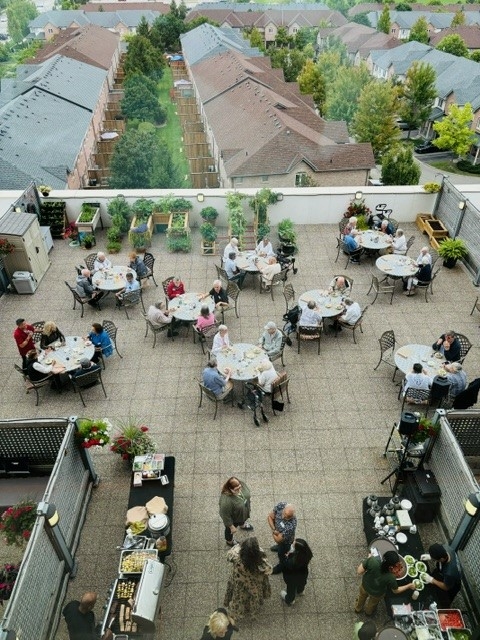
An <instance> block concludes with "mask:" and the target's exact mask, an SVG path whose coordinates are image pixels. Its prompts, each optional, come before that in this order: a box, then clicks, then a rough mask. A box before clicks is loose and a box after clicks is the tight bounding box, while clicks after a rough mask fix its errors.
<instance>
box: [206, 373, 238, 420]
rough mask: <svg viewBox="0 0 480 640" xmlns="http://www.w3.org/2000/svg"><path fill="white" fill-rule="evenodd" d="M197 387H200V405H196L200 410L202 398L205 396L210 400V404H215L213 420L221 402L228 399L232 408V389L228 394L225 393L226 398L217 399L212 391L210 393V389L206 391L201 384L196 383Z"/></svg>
mask: <svg viewBox="0 0 480 640" xmlns="http://www.w3.org/2000/svg"><path fill="white" fill-rule="evenodd" d="M198 386H199V387H200V404H199V405H198V408H199V409H200V407H201V406H202V400H203V396H204V395H205V396H206V397H207V398H208V399H209V400H210V402H214V403H215V413H214V415H213V419H214V420H215V418H216V417H217V411H218V404H219V403H220V404H223V401H224V400H226V399H227V398H228V399H229V400H230V401H231V403H232V407H233V388H232V389H231V390H230V391H229V393H227V395H226V396H223V397H220V398H217V396H216V395H215V394H214V393H213V391H210V389H207V387H206V386H205V385H204V384H202V383H201V382H199V383H198Z"/></svg>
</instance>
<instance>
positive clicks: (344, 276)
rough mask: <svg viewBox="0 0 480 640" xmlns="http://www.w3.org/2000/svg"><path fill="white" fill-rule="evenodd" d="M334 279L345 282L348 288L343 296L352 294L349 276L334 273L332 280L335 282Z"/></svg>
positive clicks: (351, 280)
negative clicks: (341, 279) (340, 279)
mask: <svg viewBox="0 0 480 640" xmlns="http://www.w3.org/2000/svg"><path fill="white" fill-rule="evenodd" d="M336 278H343V279H344V280H345V282H347V283H348V288H347V289H346V292H345V295H348V296H349V295H350V294H351V293H352V289H353V282H354V281H353V278H351V277H350V276H346V275H345V274H344V273H336V274H335V275H334V276H333V278H332V280H335V279H336Z"/></svg>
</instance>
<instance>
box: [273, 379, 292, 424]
mask: <svg viewBox="0 0 480 640" xmlns="http://www.w3.org/2000/svg"><path fill="white" fill-rule="evenodd" d="M289 382H290V378H289V377H288V375H287V372H286V371H282V372H281V373H279V374H278V377H277V378H275V380H274V381H273V382H272V391H271V392H270V394H268V395H270V397H271V399H272V412H273V415H274V416H276V415H277V414H276V413H275V400H276V397H277V396H278V395H280V397H281V399H282V402H284V395H283V393H284V392H285V395H286V397H287V402H288V404H290V396H289V394H288V383H289ZM277 402H278V400H277ZM277 410H278V409H277Z"/></svg>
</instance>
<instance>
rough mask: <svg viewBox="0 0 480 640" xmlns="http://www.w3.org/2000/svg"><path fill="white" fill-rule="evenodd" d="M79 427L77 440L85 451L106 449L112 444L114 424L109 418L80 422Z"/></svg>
mask: <svg viewBox="0 0 480 640" xmlns="http://www.w3.org/2000/svg"><path fill="white" fill-rule="evenodd" d="M77 426H78V432H77V433H78V437H77V440H78V442H79V444H80V446H81V447H83V448H84V449H90V447H104V446H105V445H107V444H108V443H109V442H110V431H111V429H112V423H111V422H110V421H109V420H107V418H103V420H91V419H84V420H78V421H77Z"/></svg>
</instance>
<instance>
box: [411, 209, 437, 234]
mask: <svg viewBox="0 0 480 640" xmlns="http://www.w3.org/2000/svg"><path fill="white" fill-rule="evenodd" d="M427 220H433V216H432V214H431V213H419V214H418V215H417V217H416V220H415V222H416V223H417V227H418V228H419V229H420V231H421V232H422V233H427V231H426V229H425V223H426V221H427Z"/></svg>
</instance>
